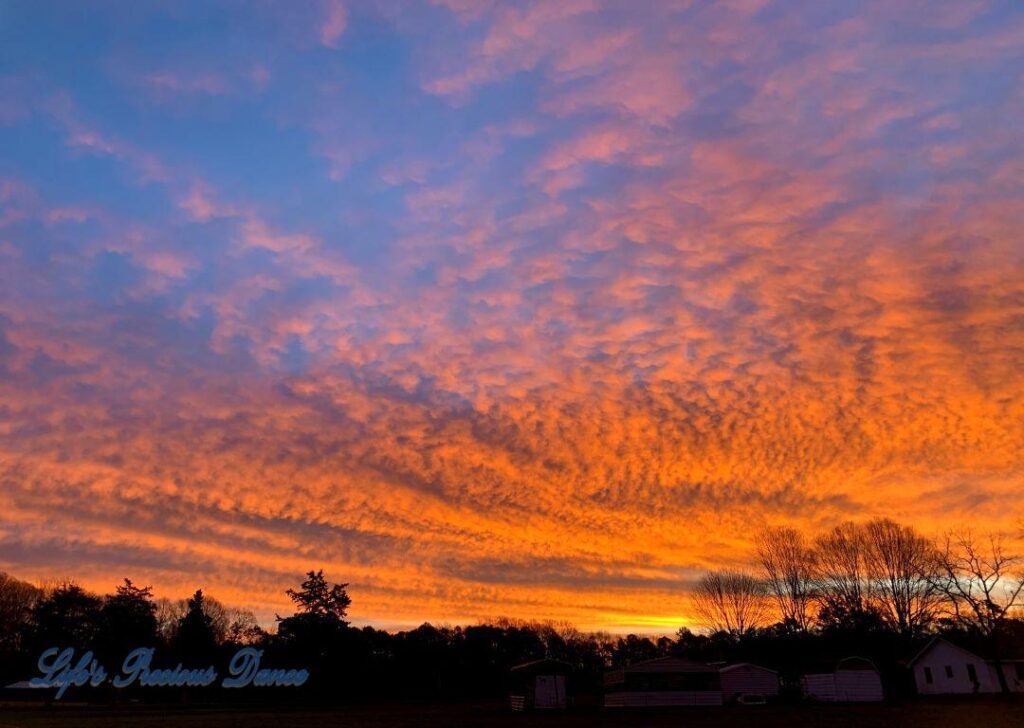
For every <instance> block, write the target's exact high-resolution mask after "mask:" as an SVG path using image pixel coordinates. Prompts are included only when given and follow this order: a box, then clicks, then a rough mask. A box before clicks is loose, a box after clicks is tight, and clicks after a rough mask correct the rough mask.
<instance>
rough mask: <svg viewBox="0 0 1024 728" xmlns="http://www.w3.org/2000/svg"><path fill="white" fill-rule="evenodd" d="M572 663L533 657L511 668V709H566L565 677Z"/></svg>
mask: <svg viewBox="0 0 1024 728" xmlns="http://www.w3.org/2000/svg"><path fill="white" fill-rule="evenodd" d="M571 672H572V667H571V666H570V665H568V664H567V663H564V662H560V661H559V660H534V661H533V662H524V663H523V664H522V665H516V666H515V667H513V668H512V670H511V671H510V678H511V685H510V689H509V703H510V704H511V706H512V710H516V711H523V710H565V707H566V702H567V701H566V678H567V677H568V676H569V674H570V673H571Z"/></svg>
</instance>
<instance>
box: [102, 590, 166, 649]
mask: <svg viewBox="0 0 1024 728" xmlns="http://www.w3.org/2000/svg"><path fill="white" fill-rule="evenodd" d="M99 632H100V634H99V651H100V653H101V654H103V656H104V657H105V658H107V659H108V660H110V661H111V662H114V663H119V662H120V661H121V660H122V659H124V656H125V655H126V654H127V653H128V652H130V651H131V650H133V649H135V648H137V647H154V646H156V644H157V641H158V639H159V637H158V634H157V621H156V602H154V601H153V590H152V588H151V587H148V586H147V587H137V586H135V585H134V584H133V583H132V582H131V579H125V580H124V584H123V585H121V586H119V587H117V588H116V589H115V590H114V593H113V594H112V595H109V596H107V597H106V598H105V599H104V600H103V606H102V607H101V608H100V614H99Z"/></svg>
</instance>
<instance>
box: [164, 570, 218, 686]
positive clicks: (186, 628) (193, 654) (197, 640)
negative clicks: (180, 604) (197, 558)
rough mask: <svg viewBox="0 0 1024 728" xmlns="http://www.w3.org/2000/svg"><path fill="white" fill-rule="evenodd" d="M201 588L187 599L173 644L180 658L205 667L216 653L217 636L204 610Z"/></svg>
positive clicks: (211, 621)
mask: <svg viewBox="0 0 1024 728" xmlns="http://www.w3.org/2000/svg"><path fill="white" fill-rule="evenodd" d="M204 602H205V598H204V597H203V590H202V589H198V590H196V593H195V594H193V595H192V598H191V599H189V600H188V605H187V608H186V611H185V615H184V616H183V617H182V618H181V620H180V621H179V622H178V629H177V631H176V633H175V635H174V646H175V648H176V651H177V653H178V655H179V657H180V658H182V659H187V660H189V661H195V664H196V666H198V667H205V666H206V664H208V663H209V662H210V661H212V660H213V659H214V658H215V657H216V654H217V636H216V633H215V631H214V628H213V619H212V618H211V617H210V615H209V614H208V613H207V611H206V608H205V607H206V605H205V603H204Z"/></svg>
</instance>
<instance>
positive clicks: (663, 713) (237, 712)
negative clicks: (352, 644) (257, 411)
mask: <svg viewBox="0 0 1024 728" xmlns="http://www.w3.org/2000/svg"><path fill="white" fill-rule="evenodd" d="M40 726H53V727H54V728H65V727H66V728H71V727H72V726H74V728H108V727H109V728H118V727H120V726H141V727H143V728H165V727H166V728H170V727H171V726H175V727H178V726H181V727H182V728H229V727H230V728H249V727H250V726H253V727H255V726H269V727H270V728H321V727H324V728H326V727H327V726H331V727H332V728H346V727H348V726H352V727H353V728H354V727H357V726H358V727H362V726H365V727H366V728H427V727H428V726H429V727H434V726H440V727H442V728H449V727H450V728H471V727H472V726H499V727H502V726H510V727H511V726H515V727H517V728H527V727H532V726H546V727H550V728H556V727H557V728H561V727H563V726H564V727H565V728H582V727H583V726H588V727H589V726H596V727H598V728H600V727H602V726H607V727H608V728H611V727H612V726H630V727H631V728H633V727H636V728H641V727H643V726H649V727H650V728H660V727H661V726H665V727H666V728H667V727H668V726H672V727H673V728H678V727H679V726H686V727H687V728H689V727H696V728H703V727H704V726H707V727H708V728H710V727H712V726H714V727H715V728H733V727H734V726H756V727H757V728H776V727H778V728H783V727H785V728H790V727H793V726H801V727H802V726H812V727H813V726H821V727H822V728H865V726H897V727H898V728H947V727H950V728H956V727H958V726H984V728H1024V703H1021V702H1004V701H1002V700H998V699H995V700H968V701H941V700H940V701H928V702H912V703H903V704H899V705H890V704H881V705H849V706H846V705H801V706H768V707H756V708H754V707H751V708H690V709H687V708H675V709H639V710H632V709H626V710H614V709H613V710H604V709H586V710H578V711H570V712H566V713H562V714H532V715H529V714H528V715H520V714H513V713H511V712H510V711H509V710H508V708H507V707H506V706H505V704H503V703H501V704H495V703H486V704H449V705H434V704H430V705H382V706H366V705H359V706H353V707H347V708H340V707H336V708H329V709H328V708H324V709H308V708H279V709H268V708H266V707H259V708H246V707H242V706H232V707H226V706H217V707H210V708H203V707H186V708H183V707H177V706H176V707H171V708H167V707H163V708H158V707H151V706H125V707H119V708H94V707H81V706H73V705H58V706H55V707H52V708H44V707H25V706H18V705H8V706H0V728H35V727H40Z"/></svg>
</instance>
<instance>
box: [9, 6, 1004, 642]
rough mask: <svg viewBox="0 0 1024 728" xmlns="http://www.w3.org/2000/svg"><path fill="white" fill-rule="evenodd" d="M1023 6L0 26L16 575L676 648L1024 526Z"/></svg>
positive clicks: (129, 9)
mask: <svg viewBox="0 0 1024 728" xmlns="http://www.w3.org/2000/svg"><path fill="white" fill-rule="evenodd" d="M1022 118H1024V6H1022V5H1021V4H1020V3H1019V2H1017V0H1007V1H1005V2H1001V1H998V0H992V1H987V0H952V1H950V2H944V1H939V0H936V1H933V2H926V1H924V0H878V1H865V2H853V1H851V0H842V1H834V2H833V1H829V0H822V1H821V2H815V3H792V2H771V1H770V0H728V1H724V2H714V3H712V2H700V1H697V0H693V1H687V0H684V1H682V2H670V1H669V0H665V1H660V0H659V2H649V3H636V2H623V1H621V0H620V1H613V2H601V1H600V0H561V1H559V2H525V1H524V2H516V3H510V2H504V3H502V2H490V1H488V0H436V1H435V2H433V3H428V2H424V3H413V2H398V1H397V0H379V1H378V2H370V1H369V0H367V1H358V2H357V1H355V0H352V1H349V0H322V1H320V2H303V3H293V2H270V1H269V0H252V1H249V2H241V1H239V0H225V1H224V2H218V3H204V2H188V1H187V2H166V3H161V2H145V3H140V2H104V1H102V0H101V1H99V2H90V3H80V2H70V1H69V2H29V1H28V0H0V569H3V570H6V571H9V572H11V573H13V574H15V575H17V576H20V577H22V578H27V579H54V578H62V577H74V578H76V579H77V580H78V581H79V582H80V583H82V584H84V585H86V586H88V587H90V588H94V589H97V590H101V591H109V590H111V589H112V588H113V586H114V585H115V584H117V583H119V581H120V580H121V579H122V578H124V577H129V578H131V579H133V580H134V581H136V582H137V583H142V584H152V585H153V586H154V589H155V590H156V592H157V594H158V595H159V596H172V597H180V596H184V595H186V594H187V593H190V592H191V591H193V590H194V589H195V588H198V587H202V588H203V589H205V590H206V592H207V593H209V594H212V595H214V596H216V597H218V598H220V599H221V600H222V601H225V602H228V603H231V604H236V605H239V606H243V607H247V608H251V609H253V610H255V611H256V612H257V614H258V615H260V616H261V617H262V618H264V619H271V618H272V616H273V614H274V612H275V611H277V612H282V611H285V610H286V609H287V606H288V605H287V599H286V597H285V596H284V590H285V589H286V588H288V587H290V586H294V585H297V584H298V582H299V581H300V580H301V577H302V574H303V572H305V571H306V570H308V569H314V568H323V569H324V570H325V572H326V575H327V576H328V577H329V578H330V579H332V580H335V581H343V582H348V583H349V584H350V586H349V592H350V594H351V596H352V599H353V605H352V608H351V612H350V614H351V616H352V618H353V619H354V620H355V621H356V622H357V623H360V624H365V623H372V624H376V625H380V626H384V627H391V628H395V627H401V626H406V625H415V624H419V623H421V622H424V621H428V620H429V621H431V622H433V623H470V622H476V621H479V620H485V619H490V618H494V617H497V616H502V615H505V616H510V617H515V618H522V619H552V620H570V621H572V622H575V623H576V624H577V625H579V626H581V627H586V628H591V629H605V630H610V631H625V630H639V631H645V630H648V631H658V630H660V631H674V630H675V629H676V628H677V627H679V626H681V625H683V624H688V623H690V622H691V615H690V614H689V611H688V607H687V600H686V593H687V590H688V588H689V587H690V585H691V584H692V583H693V580H694V579H695V578H696V577H697V576H698V575H699V574H700V573H701V571H702V570H704V569H707V568H710V567H719V568H720V567H729V568H734V567H742V566H744V565H746V564H748V563H749V562H750V559H751V556H752V549H753V544H752V541H753V537H754V535H755V534H756V532H757V531H758V530H759V529H760V528H762V527H764V526H766V525H788V526H794V527H796V528H798V529H801V530H803V531H805V532H807V533H813V532H816V531H819V530H821V529H825V528H829V527H831V526H833V525H835V524H837V523H840V522H842V521H845V520H855V521H859V520H865V519H869V518H873V517H877V516H888V517H892V518H895V519H898V520H900V521H903V522H906V523H910V524H913V525H915V526H916V527H918V528H919V529H921V530H922V531H924V532H926V533H939V532H941V531H942V530H945V529H948V528H953V527H963V526H965V525H970V526H974V527H976V528H979V529H991V530H998V531H1005V532H1007V533H1012V532H1014V530H1015V529H1016V528H1017V526H1018V524H1020V523H1021V519H1022V516H1024V456H1022V453H1024V234H1022V230H1024V124H1022V123H1021V119H1022Z"/></svg>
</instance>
